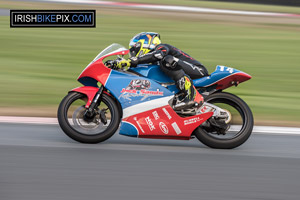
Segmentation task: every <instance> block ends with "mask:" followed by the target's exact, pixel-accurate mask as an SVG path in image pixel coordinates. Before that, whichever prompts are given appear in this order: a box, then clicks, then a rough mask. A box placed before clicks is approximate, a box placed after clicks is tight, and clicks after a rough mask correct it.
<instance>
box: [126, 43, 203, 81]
mask: <svg viewBox="0 0 300 200" xmlns="http://www.w3.org/2000/svg"><path fill="white" fill-rule="evenodd" d="M130 60H131V66H132V67H135V66H137V65H138V64H145V63H156V62H160V66H161V69H162V71H163V72H165V73H166V74H167V75H168V76H169V77H171V78H172V79H173V80H174V81H175V82H177V81H178V80H179V79H180V78H182V77H183V76H184V75H185V74H187V75H188V76H190V77H191V78H192V79H196V78H201V77H204V76H208V75H209V74H208V71H207V69H206V68H205V67H204V66H203V65H202V64H201V63H200V62H199V61H197V60H195V59H194V58H192V57H191V56H190V55H188V54H187V53H185V52H183V51H181V50H179V49H177V48H176V47H173V46H172V45H169V44H159V45H157V46H156V47H155V49H154V50H152V51H150V52H149V53H147V54H145V55H142V56H140V57H132V58H130Z"/></svg>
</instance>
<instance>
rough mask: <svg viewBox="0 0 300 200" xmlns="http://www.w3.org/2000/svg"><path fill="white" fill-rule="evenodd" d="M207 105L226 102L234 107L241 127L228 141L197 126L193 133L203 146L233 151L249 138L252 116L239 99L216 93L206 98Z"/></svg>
mask: <svg viewBox="0 0 300 200" xmlns="http://www.w3.org/2000/svg"><path fill="white" fill-rule="evenodd" d="M205 101H206V102H208V103H214V102H218V103H223V102H226V103H227V104H230V105H232V106H234V107H235V109H237V110H238V112H239V113H240V115H241V118H242V127H241V129H240V130H239V132H238V133H237V135H236V136H235V137H233V138H230V139H221V138H217V137H214V136H213V134H211V133H209V132H207V131H206V130H205V129H204V128H202V127H201V126H199V127H198V128H197V129H195V131H194V135H195V136H196V138H197V139H198V140H199V141H200V142H202V143H203V144H205V145H207V146H209V147H211V148H216V149H233V148H236V147H238V146H240V145H241V144H243V143H244V142H246V140H247V139H248V138H249V137H250V135H251V133H252V129H253V123H254V122H253V115H252V112H251V110H250V108H249V106H248V105H247V104H246V103H245V102H244V101H243V100H242V99H241V98H239V97H237V96H235V95H233V94H230V93H225V92H218V93H214V94H212V95H210V96H208V97H207V98H206V100H205Z"/></svg>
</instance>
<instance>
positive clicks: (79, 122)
mask: <svg viewBox="0 0 300 200" xmlns="http://www.w3.org/2000/svg"><path fill="white" fill-rule="evenodd" d="M86 101H87V99H86V98H85V96H83V95H80V96H78V97H77V98H74V99H73V100H72V101H70V102H69V103H68V106H67V108H66V112H65V114H66V119H67V123H68V124H69V126H70V127H71V128H72V129H73V130H75V131H76V132H78V133H80V134H83V135H89V136H93V135H99V134H101V133H103V132H105V130H107V129H108V128H109V127H110V125H111V119H112V117H113V116H112V108H111V106H110V105H109V103H107V102H106V101H105V100H104V99H103V101H102V102H101V104H100V105H99V106H98V107H97V108H96V115H95V116H94V118H93V121H92V122H87V121H85V120H84V113H85V111H86V108H85V104H86ZM101 111H105V117H106V119H107V123H106V124H104V123H103V122H102V121H101V119H100V116H99V113H100V112H101Z"/></svg>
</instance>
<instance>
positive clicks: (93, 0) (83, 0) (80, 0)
mask: <svg viewBox="0 0 300 200" xmlns="http://www.w3.org/2000/svg"><path fill="white" fill-rule="evenodd" d="M45 1H51V2H61V3H72V4H74V3H75V4H90V5H105V6H118V7H127V8H139V9H154V10H168V11H186V12H199V13H216V14H232V15H254V16H255V15H258V16H283V17H300V15H299V14H291V13H276V12H256V11H242V10H228V9H213V8H201V7H188V6H173V5H155V4H141V3H127V2H115V1H98V0H45Z"/></svg>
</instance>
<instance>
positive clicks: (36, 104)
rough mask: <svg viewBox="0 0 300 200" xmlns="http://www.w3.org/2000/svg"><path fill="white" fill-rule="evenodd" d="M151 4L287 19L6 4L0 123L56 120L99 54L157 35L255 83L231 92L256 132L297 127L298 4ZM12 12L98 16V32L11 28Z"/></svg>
mask: <svg viewBox="0 0 300 200" xmlns="http://www.w3.org/2000/svg"><path fill="white" fill-rule="evenodd" d="M118 1H119V2H121V1H122V2H129V1H130V2H131V3H150V2H147V1H143V0H128V1H125V0H118ZM237 2H240V3H237ZM241 2H242V3H241ZM257 3H260V4H257ZM261 3H263V5H262V4H261ZM151 4H164V5H178V6H191V7H205V8H218V9H231V10H244V11H246V10H250V11H263V12H276V13H278V12H279V13H290V15H286V16H263V15H232V14H220V13H219V14H216V13H206V12H201V13H200V12H186V11H166V10H157V9H141V8H139V9H136V8H132V7H123V6H121V5H122V4H120V5H116V6H112V5H100V4H96V3H95V4H91V5H89V4H72V3H70V4H66V3H63V2H59V3H57V2H48V1H37V0H35V1H8V0H1V1H0V70H1V73H0V94H1V95H0V115H6V116H7V115H12V116H41V117H56V111H57V107H58V104H59V102H60V101H61V99H62V98H63V97H64V96H65V95H66V94H67V92H68V91H69V90H70V89H72V88H74V87H78V86H80V83H78V82H77V81H76V79H77V77H78V75H79V74H80V73H81V71H82V70H83V69H84V68H85V66H86V65H87V64H88V63H89V62H90V61H91V60H92V59H93V58H94V57H95V56H96V55H97V54H98V53H99V52H100V51H101V50H103V49H104V48H105V47H106V46H108V45H110V44H111V43H120V44H122V45H124V46H125V47H128V43H129V40H130V39H131V38H132V37H133V36H134V35H135V34H137V33H139V32H143V31H153V32H158V33H160V34H161V39H162V42H163V43H169V44H172V45H174V46H176V47H178V48H180V49H182V50H183V51H185V52H187V53H189V54H190V55H191V56H192V57H194V58H196V59H197V60H199V61H200V62H201V63H203V64H204V65H205V66H206V67H207V68H208V70H209V72H210V73H212V72H213V71H214V70H215V66H216V65H225V66H229V67H233V68H236V69H239V70H241V71H244V72H246V73H248V74H250V75H252V77H253V78H252V79H251V80H250V81H247V82H245V83H243V84H241V85H239V86H238V87H236V88H235V87H232V88H230V89H228V90H227V91H228V92H231V93H234V94H236V95H238V96H240V97H241V98H243V99H244V100H245V101H246V102H247V103H248V104H249V106H250V108H251V109H252V111H253V114H254V118H255V123H256V124H257V125H280V126H300V122H299V121H300V114H299V113H300V104H299V102H300V101H299V100H300V87H299V86H300V7H299V4H300V3H299V1H284V0H281V1H280V0H273V1H272V0H265V1H250V0H248V1H246V0H243V1H196V0H188V1H182V0H165V1H159V0H152V1H151ZM126 5H128V4H126ZM9 9H95V10H97V20H96V22H97V25H96V28H10V27H9Z"/></svg>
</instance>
